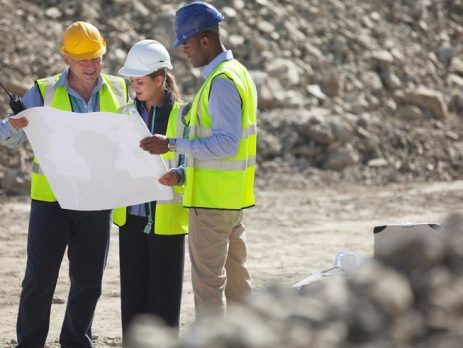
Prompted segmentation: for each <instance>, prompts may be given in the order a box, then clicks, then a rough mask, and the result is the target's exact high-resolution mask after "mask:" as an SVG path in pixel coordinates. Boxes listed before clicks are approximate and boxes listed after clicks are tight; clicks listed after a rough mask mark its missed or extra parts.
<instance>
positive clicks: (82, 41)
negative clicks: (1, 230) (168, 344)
mask: <svg viewBox="0 0 463 348" xmlns="http://www.w3.org/2000/svg"><path fill="white" fill-rule="evenodd" d="M105 53H106V43H105V41H104V39H103V37H102V36H101V35H100V32H99V31H98V29H97V28H96V27H94V26H93V25H92V24H90V23H86V22H75V23H73V24H71V25H70V26H69V27H68V28H67V29H66V30H65V32H64V36H63V43H62V54H63V57H64V62H65V63H66V65H67V68H66V69H65V70H64V71H63V72H62V73H60V74H57V75H55V76H50V77H46V78H43V79H40V80H37V81H36V83H35V86H34V87H32V88H31V89H30V90H29V91H28V92H27V93H26V94H25V95H24V97H23V103H24V104H25V106H26V107H28V108H31V107H37V106H50V107H54V108H57V109H60V110H65V111H73V112H75V113H86V112H94V111H107V112H117V110H118V109H119V108H120V107H121V106H123V105H125V104H126V103H127V102H128V95H127V88H126V85H125V82H124V80H123V79H121V78H119V77H115V76H110V75H106V74H102V73H101V71H102V68H103V60H102V57H103V55H104V54H105ZM76 117H79V116H78V115H76ZM27 123H28V121H27V119H26V118H24V117H23V118H19V119H13V118H7V119H5V120H3V121H2V122H1V123H0V142H2V143H3V144H4V145H6V146H8V147H11V148H15V147H17V146H19V145H20V144H21V143H22V142H23V141H24V140H25V139H26V136H25V134H24V132H23V130H22V128H24V127H25V126H27ZM95 150H96V151H97V150H98V149H95ZM31 198H32V200H31V213H30V220H29V232H28V241H27V266H26V272H25V276H24V280H23V283H22V292H21V299H20V303H19V313H18V321H17V335H18V347H44V346H45V342H46V338H47V333H48V326H49V320H50V308H51V304H52V300H53V293H54V290H55V286H56V282H57V279H58V273H59V269H60V266H61V261H62V259H63V256H64V253H65V250H66V247H67V248H68V259H69V277H70V283H71V284H70V291H69V296H68V300H67V307H66V314H65V317H64V321H63V326H62V330H61V335H60V339H59V341H60V344H61V346H62V347H68V348H70V347H80V348H81V347H92V335H91V325H92V319H93V315H94V311H95V306H96V303H97V301H98V298H99V296H100V294H101V280H102V276H103V270H104V267H105V263H106V256H107V251H108V245H109V232H110V211H109V210H104V211H75V210H67V209H62V208H61V207H60V205H59V203H58V202H57V200H56V197H55V195H54V193H53V191H52V189H51V188H50V186H49V184H48V181H47V178H46V177H45V175H44V174H43V172H42V170H41V168H40V164H39V161H38V159H37V158H36V157H34V160H33V164H32V175H31Z"/></svg>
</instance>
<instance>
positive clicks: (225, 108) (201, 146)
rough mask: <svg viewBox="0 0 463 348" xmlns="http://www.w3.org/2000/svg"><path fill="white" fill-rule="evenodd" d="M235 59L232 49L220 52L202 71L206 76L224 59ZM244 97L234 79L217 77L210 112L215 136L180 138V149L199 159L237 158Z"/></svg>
mask: <svg viewBox="0 0 463 348" xmlns="http://www.w3.org/2000/svg"><path fill="white" fill-rule="evenodd" d="M231 59H233V54H232V52H231V51H230V50H228V51H224V52H222V53H220V54H219V55H218V56H217V57H215V58H214V59H213V60H212V61H211V62H210V63H209V64H208V65H207V66H206V67H205V68H204V70H203V75H204V77H205V78H207V77H208V76H209V75H210V74H211V73H212V71H214V69H215V68H216V67H217V66H218V65H219V64H220V63H222V62H223V61H226V60H231ZM241 104H242V103H241V98H240V95H239V93H238V90H237V89H236V86H235V84H234V83H233V81H232V80H230V79H229V78H227V77H225V76H224V77H222V76H218V77H216V78H214V80H213V81H212V84H211V91H210V95H209V104H208V111H209V114H210V115H211V118H212V135H211V136H210V137H206V138H201V139H194V140H189V139H177V151H178V152H179V153H181V154H186V155H191V156H193V157H194V158H197V159H214V158H221V157H234V156H235V155H236V153H237V152H238V147H239V144H240V140H241V122H242V120H241V116H242V114H241Z"/></svg>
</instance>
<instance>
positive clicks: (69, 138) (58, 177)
mask: <svg viewBox="0 0 463 348" xmlns="http://www.w3.org/2000/svg"><path fill="white" fill-rule="evenodd" d="M17 116H18V117H21V116H24V117H26V118H27V119H28V121H29V124H28V126H27V127H25V128H24V130H25V132H26V135H27V138H28V139H29V142H30V144H31V145H32V148H33V150H34V153H35V155H36V156H37V158H38V159H39V162H40V167H41V169H42V171H43V172H44V173H45V175H46V177H47V179H48V181H49V183H50V186H51V188H52V190H53V192H54V193H55V195H56V197H57V199H58V202H59V204H60V205H61V207H62V208H65V209H74V210H102V209H112V208H117V207H121V206H128V205H134V204H139V203H144V202H149V201H154V200H170V199H172V198H173V192H172V188H171V187H167V186H163V185H161V184H159V182H158V178H159V177H160V176H161V175H162V174H164V173H165V172H166V166H165V164H164V162H163V160H162V158H161V157H160V156H156V155H151V154H149V153H148V152H146V151H143V150H142V149H141V148H140V147H139V143H140V140H141V139H143V138H145V137H147V136H149V135H150V133H149V131H148V129H147V128H146V126H145V124H144V123H143V121H142V120H141V118H140V117H134V116H128V115H122V114H114V113H109V112H93V113H86V114H81V113H72V112H66V111H60V110H56V109H53V108H50V107H39V108H31V109H27V110H25V111H23V112H21V113H20V114H18V115H17Z"/></svg>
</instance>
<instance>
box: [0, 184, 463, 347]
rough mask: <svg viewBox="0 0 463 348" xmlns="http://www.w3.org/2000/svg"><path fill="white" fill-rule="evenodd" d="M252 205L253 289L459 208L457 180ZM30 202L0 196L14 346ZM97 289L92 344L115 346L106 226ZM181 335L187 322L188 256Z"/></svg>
mask: <svg viewBox="0 0 463 348" xmlns="http://www.w3.org/2000/svg"><path fill="white" fill-rule="evenodd" d="M256 195H257V206H256V207H254V208H252V209H250V210H248V211H247V217H246V220H247V223H246V224H247V231H248V235H247V238H248V248H249V269H250V271H251V272H252V277H253V283H254V286H255V288H256V290H257V291H258V290H259V289H260V288H263V287H265V286H267V285H270V284H274V283H278V284H282V285H287V286H290V285H292V284H294V283H296V282H297V281H299V280H302V279H304V278H306V277H307V276H309V275H310V274H311V273H312V272H315V271H322V270H324V269H328V268H330V267H331V265H332V263H333V260H334V256H335V254H336V252H337V251H340V250H347V251H351V252H354V253H357V254H360V255H365V256H371V254H372V250H373V233H372V230H373V227H374V226H375V225H380V224H392V223H404V222H416V223H420V222H421V223H422V222H440V221H442V219H443V218H444V217H445V215H446V214H447V213H448V212H450V211H455V210H458V209H461V203H462V202H463V181H454V182H445V183H444V182H434V183H420V184H400V185H398V184H395V185H389V186H384V187H363V186H360V185H359V186H344V185H338V186H334V187H329V188H307V189H305V190H283V189H271V190H266V191H263V190H257V192H256ZM28 214H29V201H28V199H27V198H25V197H14V198H8V199H3V200H2V201H0V347H12V346H14V344H15V322H16V313H17V307H18V299H19V293H20V288H21V280H22V277H23V272H24V267H25V262H26V255H25V248H26V237H27V233H26V231H27V223H28ZM112 232H113V233H112V238H111V246H110V253H109V259H108V264H107V268H106V272H105V276H104V288H103V294H102V297H101V299H100V301H99V304H98V308H97V311H96V315H95V320H94V325H93V334H94V338H95V346H96V347H120V346H121V344H120V336H121V328H120V314H119V275H118V267H119V266H118V236H117V230H116V229H113V231H112ZM186 259H187V264H186V272H185V282H184V294H183V306H182V317H181V334H185V333H186V332H187V330H188V327H189V326H190V325H191V324H192V322H193V320H194V315H193V310H194V308H193V295H192V290H191V285H190V265H189V262H188V256H187V258H186ZM67 271H68V268H67V260H65V261H64V263H63V267H62V269H61V273H60V279H59V283H58V286H57V289H56V292H55V299H54V305H53V307H52V318H51V322H50V332H49V338H48V347H57V346H58V344H57V339H58V336H59V330H60V326H61V321H62V319H63V313H64V309H65V303H66V297H67V292H68V280H67Z"/></svg>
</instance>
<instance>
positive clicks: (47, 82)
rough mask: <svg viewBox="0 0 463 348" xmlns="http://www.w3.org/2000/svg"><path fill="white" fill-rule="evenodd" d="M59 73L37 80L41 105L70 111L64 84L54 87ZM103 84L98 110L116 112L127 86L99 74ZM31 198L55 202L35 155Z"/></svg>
mask: <svg viewBox="0 0 463 348" xmlns="http://www.w3.org/2000/svg"><path fill="white" fill-rule="evenodd" d="M60 76H61V74H58V75H55V76H50V77H47V78H44V79H40V80H37V81H36V83H37V86H38V87H39V91H40V94H41V95H42V99H43V105H44V106H50V107H53V108H56V109H60V110H64V111H72V106H71V101H70V98H69V95H68V92H67V89H66V87H65V86H64V85H62V86H59V87H56V82H57V81H58V80H59V78H60ZM101 76H102V78H103V80H104V82H105V84H103V86H102V87H101V90H100V92H99V93H100V111H106V112H117V110H118V109H119V108H120V107H121V106H122V105H125V104H127V102H128V94H127V86H126V84H125V81H124V79H122V78H120V77H116V76H111V75H105V74H101ZM31 198H32V199H35V200H39V201H45V202H56V197H55V194H54V193H53V191H52V189H51V187H50V184H49V183H48V180H47V178H46V177H45V175H44V174H43V172H42V170H41V168H40V165H39V161H38V159H37V157H35V156H34V159H33V162H32V177H31Z"/></svg>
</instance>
